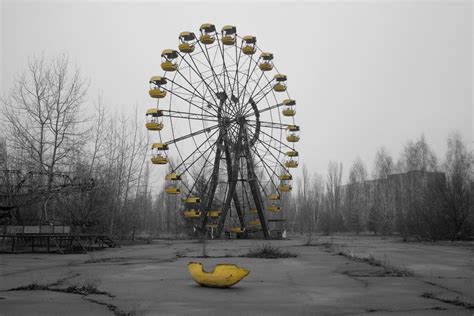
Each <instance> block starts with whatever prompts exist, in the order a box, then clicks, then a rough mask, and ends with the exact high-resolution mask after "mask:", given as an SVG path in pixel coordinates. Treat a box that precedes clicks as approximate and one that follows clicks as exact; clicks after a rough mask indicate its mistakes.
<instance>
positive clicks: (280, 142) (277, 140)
mask: <svg viewBox="0 0 474 316" xmlns="http://www.w3.org/2000/svg"><path fill="white" fill-rule="evenodd" d="M260 132H262V133H263V134H265V135H267V136H268V137H270V138H272V139H273V140H275V141H276V142H277V143H279V144H281V145H283V146H285V147H286V148H288V149H291V150H294V148H293V147H290V146H288V145H287V144H285V143H284V142H282V141H281V140H279V139H277V138H275V137H273V136H272V135H270V134H268V133H267V132H264V131H263V130H260Z"/></svg>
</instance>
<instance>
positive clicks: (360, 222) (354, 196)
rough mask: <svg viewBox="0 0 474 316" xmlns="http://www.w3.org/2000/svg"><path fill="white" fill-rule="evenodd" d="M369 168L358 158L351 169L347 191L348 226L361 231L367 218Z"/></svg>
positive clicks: (355, 230)
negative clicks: (366, 183)
mask: <svg viewBox="0 0 474 316" xmlns="http://www.w3.org/2000/svg"><path fill="white" fill-rule="evenodd" d="M366 179H367V169H366V168H365V166H364V163H363V162H362V160H361V159H360V158H357V159H356V160H355V161H354V163H353V164H352V167H351V169H350V171H349V184H348V186H347V193H346V203H345V209H346V221H347V225H348V228H349V229H351V230H352V231H354V232H356V233H359V232H360V231H361V230H362V229H363V227H364V223H365V222H366V220H367V218H366V217H367V215H368V212H367V208H366V204H367V203H366V186H365V180H366Z"/></svg>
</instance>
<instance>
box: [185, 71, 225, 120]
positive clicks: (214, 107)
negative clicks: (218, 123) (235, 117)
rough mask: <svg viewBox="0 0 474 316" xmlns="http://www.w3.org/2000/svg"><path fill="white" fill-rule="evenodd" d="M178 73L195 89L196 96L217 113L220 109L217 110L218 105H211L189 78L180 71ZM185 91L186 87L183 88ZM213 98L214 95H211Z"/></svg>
mask: <svg viewBox="0 0 474 316" xmlns="http://www.w3.org/2000/svg"><path fill="white" fill-rule="evenodd" d="M177 72H178V74H179V75H180V76H181V77H182V78H183V79H184V80H185V81H186V82H187V83H188V84H189V85H190V86H191V88H193V90H194V92H195V93H196V95H197V96H198V97H199V98H200V99H201V100H203V101H204V102H205V103H207V105H208V107H210V108H212V109H214V110H215V111H216V112H217V110H218V109H217V105H216V104H213V103H211V102H209V101H208V99H206V98H205V97H204V96H203V95H202V94H201V93H200V92H199V91H198V90H197V89H196V87H194V85H193V84H192V83H191V82H190V81H189V80H188V78H186V76H185V75H183V74H182V73H181V72H180V71H179V70H178V71H177ZM183 89H184V87H183ZM188 91H189V90H188ZM211 96H213V95H212V93H211ZM215 101H216V100H215V99H214V102H215ZM206 112H207V111H206Z"/></svg>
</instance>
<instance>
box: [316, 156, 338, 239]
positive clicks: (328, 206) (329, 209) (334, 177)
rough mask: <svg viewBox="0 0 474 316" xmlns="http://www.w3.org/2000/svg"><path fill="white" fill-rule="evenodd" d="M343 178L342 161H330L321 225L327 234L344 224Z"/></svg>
mask: <svg viewBox="0 0 474 316" xmlns="http://www.w3.org/2000/svg"><path fill="white" fill-rule="evenodd" d="M341 180H342V163H337V162H335V161H330V162H329V165H328V174H327V177H326V198H325V211H324V212H323V214H322V217H321V226H322V229H323V232H324V233H325V234H326V235H328V234H329V233H331V231H333V230H334V229H335V228H340V227H341V226H342V216H341Z"/></svg>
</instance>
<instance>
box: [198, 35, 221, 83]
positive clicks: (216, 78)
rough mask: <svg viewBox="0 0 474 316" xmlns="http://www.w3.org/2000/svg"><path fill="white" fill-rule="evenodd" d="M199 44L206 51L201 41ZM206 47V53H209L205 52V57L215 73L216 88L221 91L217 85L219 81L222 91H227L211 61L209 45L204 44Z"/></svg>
mask: <svg viewBox="0 0 474 316" xmlns="http://www.w3.org/2000/svg"><path fill="white" fill-rule="evenodd" d="M198 44H199V47H200V48H201V50H202V51H203V53H204V50H203V49H202V45H201V42H198ZM204 47H205V49H206V53H207V54H206V53H204V57H205V58H206V60H207V62H208V63H209V67H210V69H211V72H212V74H213V78H214V84H215V85H216V89H217V90H218V91H219V87H218V85H217V83H219V85H220V88H221V89H222V91H225V87H223V86H222V83H221V82H220V80H219V78H218V77H217V75H216V72H215V71H214V66H213V63H212V62H211V58H210V55H209V50H208V49H207V45H204Z"/></svg>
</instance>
